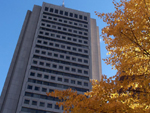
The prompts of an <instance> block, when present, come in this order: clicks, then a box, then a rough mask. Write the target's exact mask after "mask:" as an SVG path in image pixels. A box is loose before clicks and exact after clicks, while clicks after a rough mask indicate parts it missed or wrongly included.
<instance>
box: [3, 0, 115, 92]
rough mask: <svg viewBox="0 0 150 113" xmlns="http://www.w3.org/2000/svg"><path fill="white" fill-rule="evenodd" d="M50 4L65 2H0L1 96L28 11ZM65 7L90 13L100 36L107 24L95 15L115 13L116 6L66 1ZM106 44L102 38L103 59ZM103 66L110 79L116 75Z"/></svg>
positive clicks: (106, 0)
mask: <svg viewBox="0 0 150 113" xmlns="http://www.w3.org/2000/svg"><path fill="white" fill-rule="evenodd" d="M43 2H46V3H50V4H54V5H59V6H61V5H62V3H63V0H0V15H1V18H0V32H1V33H0V40H1V41H0V70H1V73H0V94H1V91H2V88H3V85H4V82H5V79H6V76H7V72H8V69H9V66H10V63H11V59H12V57H13V53H14V50H15V47H16V44H17V41H18V38H19V35H20V31H21V28H22V25H23V22H24V19H25V16H26V12H27V10H31V11H32V8H33V6H34V5H39V6H42V3H43ZM65 7H67V8H71V9H75V10H79V11H84V12H89V13H90V14H91V18H94V19H96V21H97V26H98V27H99V34H101V29H102V28H103V27H105V26H106V24H105V23H104V22H103V21H102V20H101V19H100V18H98V17H97V16H96V15H95V13H94V12H95V11H98V12H101V13H102V12H104V13H107V12H113V11H114V10H115V9H114V5H113V4H112V0H65ZM105 46H106V45H105V44H104V42H103V41H102V38H101V37H100V49H101V59H104V58H106V57H107V55H106V53H107V50H106V49H105ZM101 64H102V74H105V75H107V76H108V77H110V76H113V75H115V74H116V70H112V69H111V66H110V65H109V66H108V65H106V64H105V63H104V61H101Z"/></svg>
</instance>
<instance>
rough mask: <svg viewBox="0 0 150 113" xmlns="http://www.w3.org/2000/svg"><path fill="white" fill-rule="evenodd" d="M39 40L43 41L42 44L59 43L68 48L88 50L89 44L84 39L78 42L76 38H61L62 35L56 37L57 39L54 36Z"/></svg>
mask: <svg viewBox="0 0 150 113" xmlns="http://www.w3.org/2000/svg"><path fill="white" fill-rule="evenodd" d="M37 38H38V40H40V41H41V43H42V41H45V42H47V43H50V42H53V43H55V42H58V43H61V44H64V45H66V46H67V45H71V46H76V47H81V48H86V49H88V42H87V41H83V40H82V39H81V40H80V39H79V40H77V39H76V38H72V37H66V36H60V35H56V37H55V34H53V36H51V37H45V36H38V37H37ZM83 42H84V45H83ZM39 43H40V42H39Z"/></svg>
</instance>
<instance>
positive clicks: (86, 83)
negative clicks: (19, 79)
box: [30, 72, 88, 86]
mask: <svg viewBox="0 0 150 113" xmlns="http://www.w3.org/2000/svg"><path fill="white" fill-rule="evenodd" d="M35 75H36V76H37V77H38V78H44V79H51V80H56V77H55V76H52V75H51V76H49V75H46V74H44V75H43V74H41V73H37V74H35V73H34V72H31V73H30V76H35ZM57 81H59V82H65V83H71V84H77V85H82V83H83V82H82V81H76V80H69V79H67V78H62V77H57ZM83 85H84V86H88V82H84V83H83Z"/></svg>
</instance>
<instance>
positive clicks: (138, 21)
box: [47, 0, 150, 113]
mask: <svg viewBox="0 0 150 113" xmlns="http://www.w3.org/2000/svg"><path fill="white" fill-rule="evenodd" d="M113 4H114V6H115V9H116V10H115V12H113V13H98V12H96V15H97V16H98V17H100V18H102V19H103V21H104V22H106V23H107V26H106V27H104V28H103V29H102V34H101V36H102V37H103V40H104V42H105V44H107V46H106V49H107V50H108V55H109V56H108V57H107V58H106V59H104V61H105V62H106V63H107V64H111V65H112V67H113V68H116V69H117V70H118V73H117V74H116V75H115V76H114V77H110V78H107V76H105V75H103V77H102V79H101V81H97V80H92V90H91V91H90V92H86V93H85V95H82V94H77V92H76V91H73V90H71V89H68V90H65V91H58V90H55V92H53V93H48V94H47V95H52V96H56V97H59V99H61V100H63V101H62V102H59V103H58V104H59V105H60V106H61V105H62V106H63V107H64V111H68V112H69V110H71V112H72V113H85V112H86V113H134V112H135V113H145V112H147V113H149V112H150V109H149V105H150V87H149V83H150V76H149V75H150V0H120V2H115V1H113Z"/></svg>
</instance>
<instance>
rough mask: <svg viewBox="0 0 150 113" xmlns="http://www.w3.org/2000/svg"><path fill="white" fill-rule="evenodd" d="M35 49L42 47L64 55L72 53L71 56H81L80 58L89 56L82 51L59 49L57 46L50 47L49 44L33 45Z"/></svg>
mask: <svg viewBox="0 0 150 113" xmlns="http://www.w3.org/2000/svg"><path fill="white" fill-rule="evenodd" d="M35 47H36V49H38V50H39V49H42V50H46V51H47V50H48V51H53V52H58V53H63V54H66V55H72V56H77V57H82V58H89V56H88V55H85V53H84V54H83V53H82V52H80V53H79V52H72V51H71V50H67V51H66V50H63V49H59V48H57V47H50V46H47V45H46V46H42V45H36V46H35Z"/></svg>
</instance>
